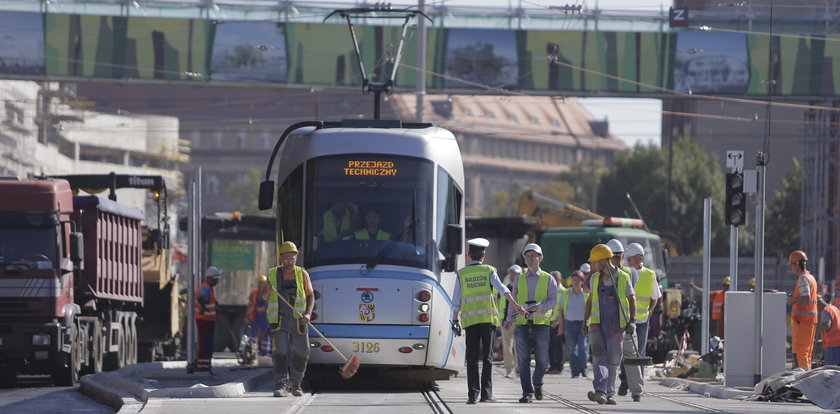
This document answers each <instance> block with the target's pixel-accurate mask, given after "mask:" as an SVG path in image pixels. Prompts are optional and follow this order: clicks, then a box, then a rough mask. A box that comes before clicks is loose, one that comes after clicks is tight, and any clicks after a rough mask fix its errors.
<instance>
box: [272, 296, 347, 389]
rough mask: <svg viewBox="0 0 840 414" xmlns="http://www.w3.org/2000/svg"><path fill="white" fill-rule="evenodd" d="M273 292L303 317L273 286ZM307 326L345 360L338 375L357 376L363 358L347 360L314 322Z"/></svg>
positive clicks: (345, 377)
mask: <svg viewBox="0 0 840 414" xmlns="http://www.w3.org/2000/svg"><path fill="white" fill-rule="evenodd" d="M271 290H273V291H274V293H275V294H276V295H277V297H278V298H280V300H281V301H283V303H285V304H286V305H287V306H288V307H289V308H290V309H291V310H292V312H294V313H296V314H297V315H298V317H302V316H303V315H301V314H300V312H298V311H297V309H295V307H294V306H292V304H291V303H289V301H287V300H286V298H284V297H283V295H281V294H280V292H278V291H277V289H276V288H275V287H274V286H273V285H272V286H271ZM306 324H307V325H309V327H310V328H312V330H313V331H315V333H317V334H318V336H320V337H321V339H323V340H324V341H326V342H327V343H328V344H330V346H331V347H332V349H334V350H335V352H338V355H339V356H341V359H343V360H344V366H342V367H341V368H339V369H338V375H341V378H344V379H349V378H350V377H352V376H353V375H356V371H358V370H359V366H360V365H362V358H361V357H360V356H358V355H356V354H353V355H351V356H350V358H347V357H346V356H344V354H342V353H341V351H339V350H338V348H336V346H335V345H333V343H332V342H331V341H330V340H329V339H327V337H326V336H324V334H322V333H321V331H319V330H318V328H316V327H315V326H313V325H312V322H307V323H306Z"/></svg>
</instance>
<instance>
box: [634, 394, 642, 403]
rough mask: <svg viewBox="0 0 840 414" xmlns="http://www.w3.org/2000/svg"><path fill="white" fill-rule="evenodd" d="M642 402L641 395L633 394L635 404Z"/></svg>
mask: <svg viewBox="0 0 840 414" xmlns="http://www.w3.org/2000/svg"><path fill="white" fill-rule="evenodd" d="M641 400H642V396H641V395H636V394H633V402H639V401H641Z"/></svg>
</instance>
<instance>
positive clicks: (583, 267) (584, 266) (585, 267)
mask: <svg viewBox="0 0 840 414" xmlns="http://www.w3.org/2000/svg"><path fill="white" fill-rule="evenodd" d="M579 270H580V271H581V272H583V273H589V271H590V268H589V263H584V264H582V265H580V269H579Z"/></svg>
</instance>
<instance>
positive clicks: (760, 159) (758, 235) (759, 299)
mask: <svg viewBox="0 0 840 414" xmlns="http://www.w3.org/2000/svg"><path fill="white" fill-rule="evenodd" d="M756 166H757V167H758V168H757V174H756V175H757V178H758V192H756V194H755V195H756V199H757V201H758V203H756V208H755V314H756V324H755V339H756V341H755V343H756V352H755V376H754V377H753V383H754V384H758V383H759V382H760V381H761V377H762V369H761V360H762V359H763V351H762V350H763V323H764V198H765V193H766V190H767V189H766V181H767V180H766V175H765V174H766V173H767V155H766V154H765V153H764V152H759V153H758V156H757V157H756Z"/></svg>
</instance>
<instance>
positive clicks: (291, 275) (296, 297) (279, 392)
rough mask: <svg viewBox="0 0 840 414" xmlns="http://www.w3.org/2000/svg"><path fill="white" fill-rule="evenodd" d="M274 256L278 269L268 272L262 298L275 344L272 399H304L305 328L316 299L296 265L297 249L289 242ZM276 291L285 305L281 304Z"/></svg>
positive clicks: (308, 281) (307, 337)
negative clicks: (293, 397)
mask: <svg viewBox="0 0 840 414" xmlns="http://www.w3.org/2000/svg"><path fill="white" fill-rule="evenodd" d="M277 253H278V254H279V256H280V264H281V266H280V267H272V268H271V269H269V270H268V282H266V283H265V285H264V286H263V290H262V292H263V298H264V299H265V300H267V301H268V310H267V311H266V313H267V314H268V323H269V327H270V328H269V329H270V331H271V342H272V344H274V351H273V352H272V354H271V360H272V364H273V365H274V368H273V377H274V388H275V389H274V396H275V397H285V396H286V395H288V392H289V391H291V392H292V395H294V396H296V397H299V396H301V395H303V390H302V389H301V387H300V382H301V381H302V380H303V376H304V374H305V373H306V364H307V363H308V362H309V329H308V327H307V325H309V321H310V318H311V317H312V308H313V307H314V306H315V297H314V295H313V290H312V281H310V280H309V273H307V272H306V270H304V269H303V268H302V267H300V266H296V265H295V262H296V261H297V256H298V250H297V246H295V244H294V243H292V242H290V241H286V242H283V244H281V245H280V248H279V249H278V251H277ZM278 270H279V272H278ZM278 273H280V274H279V275H278ZM275 290H276V292H279V293H280V295H283V299H285V301H286V302H288V303H284V302H283V301H282V300H280V298H279V297H278V296H277V293H276V292H275ZM292 308H294V309H292Z"/></svg>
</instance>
